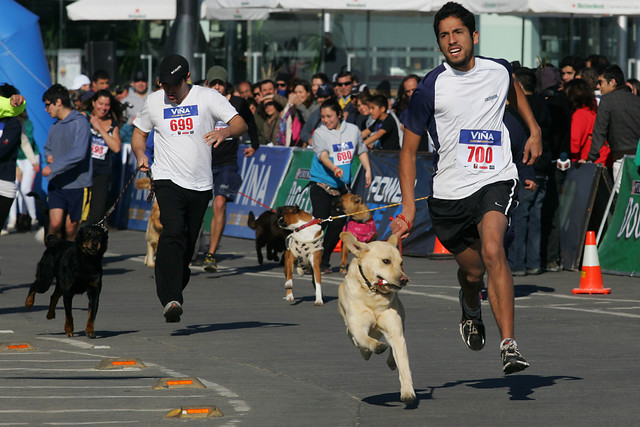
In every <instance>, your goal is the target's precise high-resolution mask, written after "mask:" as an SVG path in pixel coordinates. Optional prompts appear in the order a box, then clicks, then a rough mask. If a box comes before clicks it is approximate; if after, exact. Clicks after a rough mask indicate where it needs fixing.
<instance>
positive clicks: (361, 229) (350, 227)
mask: <svg viewBox="0 0 640 427" xmlns="http://www.w3.org/2000/svg"><path fill="white" fill-rule="evenodd" d="M342 231H348V232H349V233H351V234H353V235H354V236H355V238H356V239H357V240H358V242H362V243H369V242H370V241H371V239H372V238H373V236H375V235H376V234H377V233H378V230H377V229H376V223H375V221H374V220H373V218H369V220H368V221H367V222H356V221H348V222H347V225H345V226H344V228H343V229H342Z"/></svg>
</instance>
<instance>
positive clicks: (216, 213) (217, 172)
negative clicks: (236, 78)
mask: <svg viewBox="0 0 640 427" xmlns="http://www.w3.org/2000/svg"><path fill="white" fill-rule="evenodd" d="M228 79H229V73H227V70H225V69H224V68H223V67H221V66H219V65H215V66H213V67H211V68H209V71H207V81H206V85H207V86H208V87H210V88H212V89H215V90H217V91H218V92H220V94H222V95H224V96H225V97H226V98H227V99H228V100H229V102H230V103H231V105H233V107H234V108H235V109H236V110H237V111H238V114H240V117H242V118H243V119H244V121H245V122H246V123H247V126H248V129H249V132H248V133H249V139H250V140H251V147H247V148H245V149H244V155H245V156H247V157H249V156H253V154H254V153H255V152H256V150H257V149H258V147H260V140H259V139H258V128H257V126H256V122H255V120H254V119H253V114H252V113H251V110H250V109H249V104H248V103H247V101H246V100H245V99H244V98H241V97H239V96H233V95H231V94H230V93H227V82H228ZM220 126H226V124H225V123H220ZM239 143H240V141H239V139H238V138H234V139H233V141H228V142H227V143H225V144H222V145H220V146H219V147H217V148H213V149H212V158H213V163H212V168H213V217H212V218H211V231H210V234H209V252H207V255H206V256H205V259H204V266H203V267H204V270H205V271H208V272H210V273H214V272H216V271H218V266H217V265H216V258H215V254H216V249H217V248H218V244H219V243H220V238H221V237H222V231H223V230H224V226H225V223H226V219H227V201H230V202H233V201H234V200H235V198H236V196H237V195H238V190H240V186H241V185H242V177H241V176H240V174H239V173H238V144H239Z"/></svg>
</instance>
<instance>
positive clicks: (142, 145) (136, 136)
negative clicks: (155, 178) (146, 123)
mask: <svg viewBox="0 0 640 427" xmlns="http://www.w3.org/2000/svg"><path fill="white" fill-rule="evenodd" d="M148 136H149V133H148V132H143V131H141V130H140V129H139V128H134V129H133V135H131V151H133V154H134V155H135V156H136V160H137V164H138V167H139V168H140V170H141V171H142V172H146V171H148V170H149V158H148V157H147V155H146V154H145V150H146V148H147V137H148Z"/></svg>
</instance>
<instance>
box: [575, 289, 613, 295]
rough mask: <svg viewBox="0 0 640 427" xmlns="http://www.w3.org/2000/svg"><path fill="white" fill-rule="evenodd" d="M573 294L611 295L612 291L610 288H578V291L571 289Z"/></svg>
mask: <svg viewBox="0 0 640 427" xmlns="http://www.w3.org/2000/svg"><path fill="white" fill-rule="evenodd" d="M571 292H573V293H574V294H609V293H611V289H610V288H600V289H582V288H576V289H571Z"/></svg>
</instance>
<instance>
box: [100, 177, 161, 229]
mask: <svg viewBox="0 0 640 427" xmlns="http://www.w3.org/2000/svg"><path fill="white" fill-rule="evenodd" d="M140 169H142V165H140V166H138V167H137V169H136V170H134V171H133V174H131V178H129V182H127V185H125V186H124V188H123V189H122V191H121V192H120V194H119V195H118V198H117V199H116V201H115V202H113V205H111V207H110V208H109V210H108V211H107V213H106V214H104V216H103V217H102V219H101V220H100V221H98V222H97V223H96V224H95V225H97V226H99V227H102V228H106V227H105V226H104V222H105V221H106V220H107V218H109V215H111V214H112V213H113V211H115V210H116V205H117V204H118V202H119V201H120V199H122V196H124V193H125V191H127V188H129V186H130V185H131V182H132V181H133V178H135V177H136V175H137V174H138V171H139V170H140ZM147 174H149V176H151V175H150V174H151V172H147ZM153 191H154V190H153V180H152V181H151V193H150V197H151V199H153ZM147 200H148V198H147Z"/></svg>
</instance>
